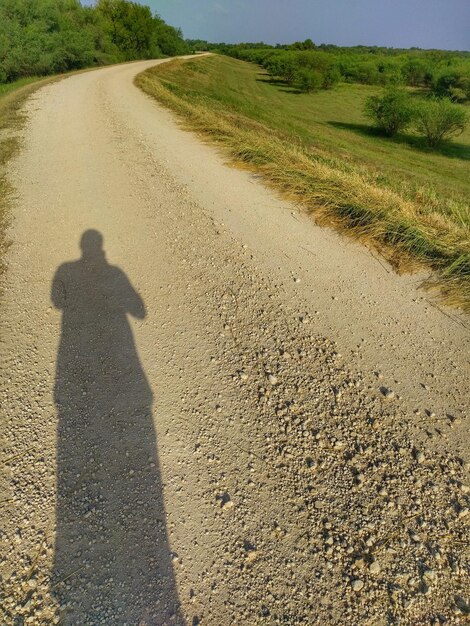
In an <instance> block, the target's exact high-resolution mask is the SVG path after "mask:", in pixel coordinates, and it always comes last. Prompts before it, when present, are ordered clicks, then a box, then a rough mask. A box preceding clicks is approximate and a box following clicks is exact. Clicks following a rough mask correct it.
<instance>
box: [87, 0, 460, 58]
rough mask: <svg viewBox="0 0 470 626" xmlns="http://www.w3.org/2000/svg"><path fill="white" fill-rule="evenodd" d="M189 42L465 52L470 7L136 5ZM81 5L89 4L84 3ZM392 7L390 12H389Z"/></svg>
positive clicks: (296, 0)
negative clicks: (309, 41)
mask: <svg viewBox="0 0 470 626" xmlns="http://www.w3.org/2000/svg"><path fill="white" fill-rule="evenodd" d="M137 1H138V2H139V3H140V4H143V5H147V6H149V7H150V8H151V9H152V11H154V12H156V13H158V14H159V15H160V17H162V19H164V20H165V21H166V22H167V23H168V24H171V25H172V26H175V27H177V28H181V29H182V31H183V36H184V37H185V38H187V39H202V40H205V41H207V42H210V43H230V44H236V43H259V42H263V43H266V44H268V45H273V46H274V45H276V44H280V45H288V44H289V43H293V42H294V41H304V40H305V39H312V41H313V42H314V43H315V44H317V45H321V44H322V43H323V44H325V45H336V46H341V47H354V46H366V47H372V46H377V47H385V48H400V49H410V48H420V49H422V50H448V51H450V52H470V4H469V0H394V2H393V3H391V2H390V1H389V0H355V1H354V5H353V3H352V2H351V0H329V1H328V2H325V1H324V0H291V2H290V3H289V5H287V4H286V3H285V2H284V0H251V1H250V2H249V1H248V0H199V2H198V3H197V6H196V5H195V3H194V2H193V0H137ZM82 3H83V4H85V5H91V4H94V0H82ZM392 5H393V6H392Z"/></svg>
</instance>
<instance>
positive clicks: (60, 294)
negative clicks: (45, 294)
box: [51, 268, 67, 309]
mask: <svg viewBox="0 0 470 626" xmlns="http://www.w3.org/2000/svg"><path fill="white" fill-rule="evenodd" d="M66 296H67V294H66V290H65V282H64V280H63V272H62V271H61V268H59V269H58V270H57V272H56V273H55V276H54V278H53V280H52V287H51V300H52V304H53V305H54V306H55V308H56V309H64V308H65V300H66Z"/></svg>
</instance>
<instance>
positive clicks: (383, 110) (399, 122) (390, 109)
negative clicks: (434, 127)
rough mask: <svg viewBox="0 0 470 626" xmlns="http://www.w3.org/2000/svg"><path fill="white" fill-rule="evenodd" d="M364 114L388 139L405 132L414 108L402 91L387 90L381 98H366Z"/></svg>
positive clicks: (394, 88) (406, 94) (407, 95)
mask: <svg viewBox="0 0 470 626" xmlns="http://www.w3.org/2000/svg"><path fill="white" fill-rule="evenodd" d="M364 113H365V114H366V115H367V117H369V118H370V119H371V120H372V121H373V122H374V124H375V125H376V126H377V128H379V129H380V130H381V131H382V132H384V133H385V134H386V135H388V136H389V137H392V136H393V135H396V134H397V133H399V132H401V131H403V130H405V128H406V127H407V126H409V124H410V123H411V121H412V119H413V115H414V107H413V105H412V102H411V98H410V96H409V94H408V93H407V92H406V91H404V90H403V89H399V88H396V87H392V88H389V89H387V90H386V91H385V93H384V94H383V95H382V96H371V97H370V98H367V100H366V102H365V105H364Z"/></svg>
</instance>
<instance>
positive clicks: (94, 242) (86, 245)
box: [80, 229, 104, 258]
mask: <svg viewBox="0 0 470 626" xmlns="http://www.w3.org/2000/svg"><path fill="white" fill-rule="evenodd" d="M80 248H81V250H82V255H83V257H85V258H102V257H103V256H104V250H103V235H102V234H101V233H100V232H99V231H98V230H93V229H90V230H86V231H85V232H84V233H83V235H82V236H81V239H80Z"/></svg>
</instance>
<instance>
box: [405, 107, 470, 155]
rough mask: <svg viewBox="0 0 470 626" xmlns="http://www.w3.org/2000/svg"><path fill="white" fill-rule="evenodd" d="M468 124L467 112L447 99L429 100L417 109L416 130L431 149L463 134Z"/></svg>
mask: <svg viewBox="0 0 470 626" xmlns="http://www.w3.org/2000/svg"><path fill="white" fill-rule="evenodd" d="M467 123H468V115H467V112H466V111H465V110H464V109H463V108H462V107H460V106H459V105H457V104H453V103H452V102H451V101H450V100H448V99H446V98H443V99H438V98H429V99H428V100H424V101H423V102H421V103H420V104H419V106H418V107H417V108H416V130H417V131H418V132H420V133H422V134H423V135H424V136H425V138H426V141H427V144H428V146H429V147H431V148H435V147H436V146H438V145H439V144H440V143H442V142H443V141H444V140H445V139H449V138H450V137H452V136H454V135H459V134H460V133H462V132H463V131H464V129H465V126H466V125H467Z"/></svg>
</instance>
